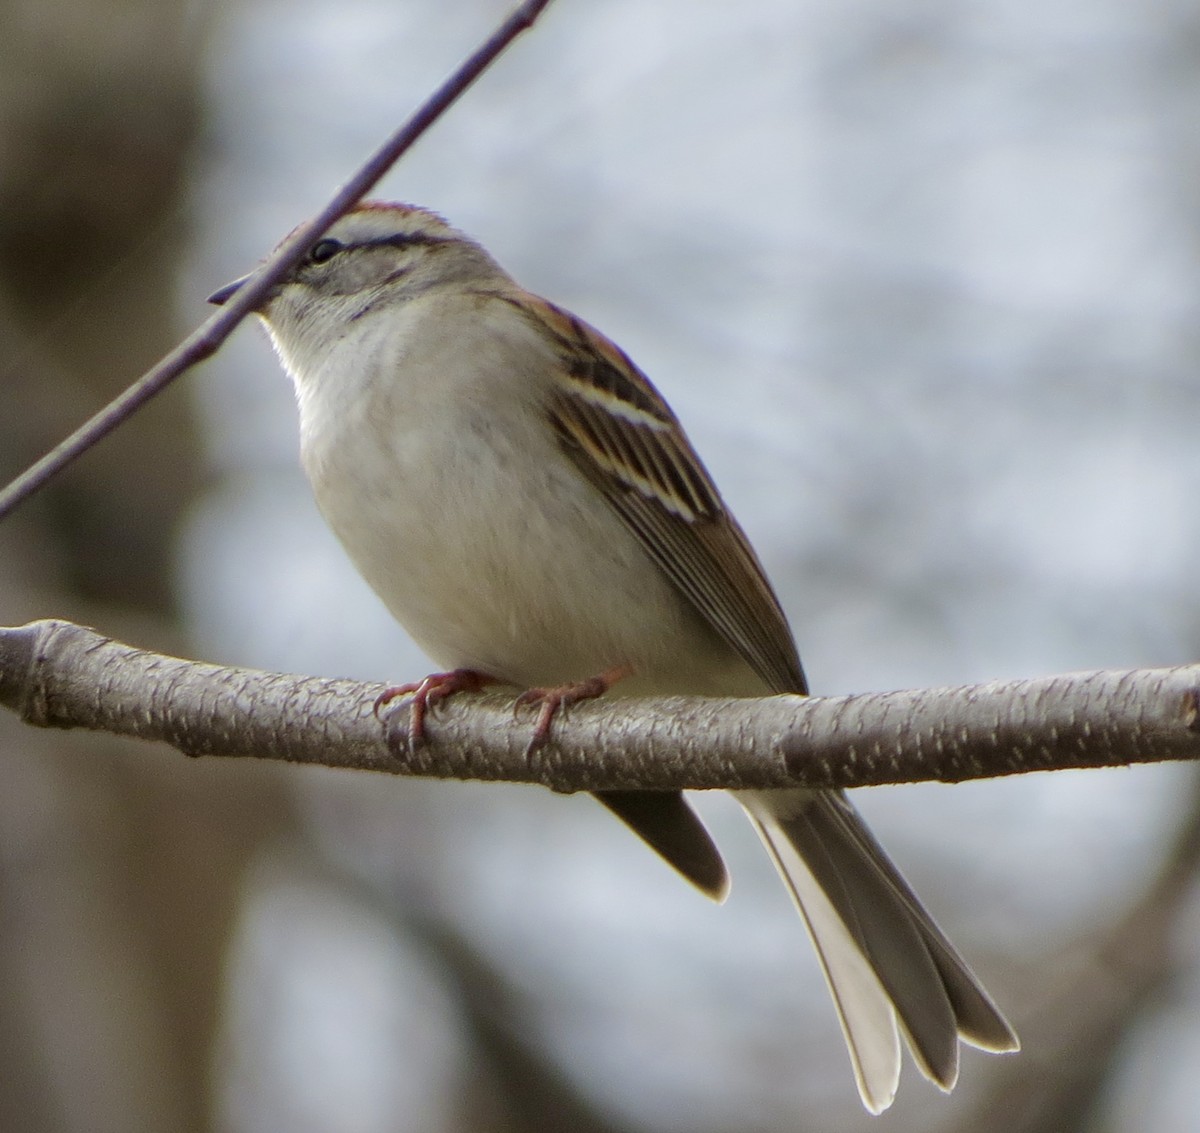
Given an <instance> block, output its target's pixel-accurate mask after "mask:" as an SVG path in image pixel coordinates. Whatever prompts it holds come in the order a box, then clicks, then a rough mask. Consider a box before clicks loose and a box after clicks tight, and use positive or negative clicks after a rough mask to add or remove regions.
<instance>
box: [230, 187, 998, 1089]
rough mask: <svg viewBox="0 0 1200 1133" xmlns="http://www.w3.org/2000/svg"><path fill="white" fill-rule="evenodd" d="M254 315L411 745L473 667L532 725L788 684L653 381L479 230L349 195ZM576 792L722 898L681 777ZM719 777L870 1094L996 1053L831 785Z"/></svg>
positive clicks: (949, 1075)
mask: <svg viewBox="0 0 1200 1133" xmlns="http://www.w3.org/2000/svg"><path fill="white" fill-rule="evenodd" d="M247 278H248V277H247ZM244 282H245V279H240V280H236V281H234V282H233V283H230V284H228V285H227V286H226V287H223V288H222V289H220V290H219V291H217V292H215V293H214V294H213V295H212V296H211V297H210V301H211V302H213V303H216V304H221V303H224V302H225V301H227V300H228V299H229V297H230V296H231V295H233V294H234V293H235V292H236V291H237V289H238V288H239V287H240V286H242V284H243V283H244ZM257 314H258V316H259V317H260V318H261V320H262V322H263V323H264V324H265V326H266V329H267V331H268V334H269V336H270V339H271V341H272V343H273V345H274V347H275V350H276V352H277V354H278V356H279V358H280V360H281V362H282V364H283V367H284V369H285V370H286V371H287V373H288V374H289V375H290V377H291V380H292V383H293V385H294V388H295V393H296V399H297V403H298V407H299V417H300V449H301V459H302V463H303V465H304V469H305V471H306V473H307V475H308V478H309V480H310V482H311V484H312V489H313V492H314V495H315V497H316V501H317V504H318V506H319V508H320V510H321V513H322V515H323V516H324V518H325V520H326V521H327V522H328V524H329V525H330V527H331V528H332V529H333V531H334V532H335V534H336V535H337V537H338V538H339V539H340V541H341V543H342V544H343V546H344V547H345V549H346V551H347V552H348V554H349V556H350V558H351V559H352V560H353V562H354V564H355V566H356V567H357V569H358V570H359V572H360V573H361V574H362V576H363V577H364V578H365V579H366V581H367V582H368V583H369V584H370V586H371V587H372V588H373V589H374V590H375V592H376V593H377V594H378V595H379V597H380V598H381V599H382V600H383V602H384V604H385V605H386V606H387V608H388V609H389V610H390V611H391V613H392V614H393V615H394V616H395V618H396V619H397V620H398V621H399V622H400V623H401V625H403V626H404V627H405V629H407V630H408V632H409V633H410V634H411V636H412V637H413V639H414V640H415V641H416V643H417V644H418V645H419V646H420V647H421V648H422V649H423V650H424V651H425V652H426V654H427V655H428V656H429V657H430V658H432V659H433V660H434V662H435V663H436V664H437V665H438V666H440V667H441V669H440V671H439V672H437V673H434V674H431V675H430V676H428V677H426V678H425V679H424V680H421V681H417V682H414V683H412V684H408V685H401V686H398V687H397V688H396V689H393V690H390V691H389V693H388V694H385V697H384V698H381V699H382V700H384V701H386V700H389V699H391V698H393V697H395V696H400V695H403V696H406V697H408V698H409V706H410V707H409V711H410V724H409V730H410V733H411V734H412V735H413V736H414V737H415V738H418V739H419V738H420V736H421V734H422V732H423V730H424V728H425V725H426V719H425V713H426V710H427V708H428V706H429V705H430V704H432V703H435V702H437V701H438V700H440V699H444V698H445V697H447V696H450V695H453V694H455V693H458V692H463V691H469V690H473V689H478V688H482V687H483V686H485V685H488V684H503V685H507V686H512V687H514V688H516V689H520V690H524V691H523V692H522V693H521V696H520V703H523V704H527V705H533V706H535V707H537V709H538V719H537V723H536V725H535V728H534V733H533V742H534V743H535V744H540V743H544V742H547V740H548V739H549V737H550V735H551V729H552V725H553V720H554V717H555V714H556V713H557V712H559V711H560V710H561V709H562V708H563V707H564V706H566V705H568V704H570V703H572V702H574V701H577V700H580V699H584V698H587V697H592V696H599V695H602V694H609V693H610V694H612V695H617V696H620V695H628V696H669V695H702V696H703V695H711V696H746V697H755V696H768V695H772V694H780V693H790V694H799V695H805V694H807V693H808V685H807V682H806V680H805V676H804V672H803V669H802V668H801V665H800V659H799V656H798V653H797V650H796V645H795V641H794V639H793V637H792V632H791V630H790V628H789V626H788V622H787V618H786V617H785V615H784V612H783V609H782V607H781V605H780V603H779V599H778V598H777V596H776V594H775V591H774V589H773V588H772V586H771V584H770V582H769V581H768V579H767V576H766V574H765V572H764V570H763V568H762V565H761V563H760V562H759V560H758V557H757V556H756V555H755V553H754V550H753V549H752V547H751V545H750V542H749V540H748V539H747V538H746V535H745V533H744V532H743V531H742V529H741V527H740V526H739V525H738V523H737V521H736V520H735V519H734V517H733V516H732V515H731V514H730V512H729V509H728V508H727V507H726V505H725V503H724V501H723V500H722V498H721V495H720V493H719V492H718V490H717V487H716V485H715V484H714V483H713V480H712V477H711V476H710V475H709V474H708V471H707V470H706V469H705V467H704V464H703V463H702V462H701V460H700V458H699V456H697V454H696V452H695V450H694V449H693V447H692V445H691V443H690V442H689V440H688V438H687V435H686V434H685V433H684V430H683V427H682V426H681V424H680V423H679V420H678V419H677V418H676V416H675V414H674V413H673V412H672V411H671V409H670V407H669V406H668V405H667V403H666V401H665V400H664V399H663V397H662V395H661V394H660V393H659V392H658V390H656V389H655V388H654V386H653V385H651V383H650V381H649V380H648V379H647V377H646V376H645V375H644V374H643V373H642V372H641V371H640V370H639V369H638V368H637V366H635V365H634V363H633V362H632V361H631V360H630V359H629V357H628V356H627V355H626V354H625V353H624V352H623V351H622V350H621V349H620V348H619V347H618V346H616V345H615V344H614V343H613V342H611V341H610V340H609V339H607V338H605V337H604V335H602V334H601V333H600V332H599V331H597V330H595V329H594V328H593V327H591V326H589V325H588V324H587V323H586V322H584V321H583V320H582V319H580V318H578V317H577V316H575V315H573V314H571V313H570V312H568V311H565V310H563V309H562V308H561V307H558V306H555V305H554V304H553V303H550V302H548V301H547V300H545V299H541V298H539V297H538V296H536V295H533V294H531V293H530V292H528V291H526V290H524V289H523V288H522V287H520V286H519V285H518V284H517V283H516V282H514V280H513V279H512V278H511V277H510V276H509V275H508V273H507V272H505V271H504V269H503V268H501V267H500V265H499V264H498V263H497V262H496V261H495V260H494V259H493V258H492V256H491V255H490V254H489V253H488V252H487V251H486V250H485V249H484V248H483V247H482V246H481V245H480V244H479V243H477V242H476V241H475V240H472V239H471V238H469V237H468V236H466V235H464V234H463V233H462V232H460V231H458V230H457V229H455V228H453V227H451V226H450V225H449V224H448V223H447V222H446V221H444V220H443V219H442V218H441V217H439V216H438V215H436V214H435V213H433V212H431V211H428V210H426V209H423V208H418V207H415V206H412V205H405V204H391V203H384V202H364V203H362V204H359V205H358V206H357V207H356V208H354V209H353V210H352V211H351V212H349V213H348V214H346V215H345V216H344V217H342V218H341V219H340V220H338V221H337V222H336V223H335V224H334V225H333V226H332V227H331V228H330V229H329V230H328V232H327V233H326V234H325V235H324V236H322V237H321V238H320V239H319V240H317V241H316V243H315V244H314V245H313V246H312V248H311V249H310V250H309V252H308V254H307V255H306V256H305V258H304V259H303V260H302V261H301V262H300V263H299V264H298V265H297V266H296V267H295V269H294V270H293V271H292V272H291V273H290V274H289V275H288V276H287V277H286V278H285V279H283V280H282V281H281V282H280V283H278V284H277V285H276V286H275V287H274V288H273V289H272V290H271V291H270V292H269V294H268V295H267V296H266V298H265V299H264V300H263V302H262V304H261V305H260V307H259V308H258V311H257ZM596 797H597V798H598V799H599V801H600V802H601V803H603V804H604V805H605V806H606V807H607V808H608V809H609V810H610V811H612V812H613V813H614V814H615V815H616V816H617V817H619V818H621V819H622V820H623V821H624V822H625V823H626V824H627V825H628V826H630V827H631V828H632V829H633V830H634V831H635V832H636V833H637V834H638V835H640V836H641V837H642V838H643V839H644V840H645V841H646V842H647V843H648V844H649V845H650V846H651V847H652V848H653V849H654V850H656V851H657V852H658V853H659V854H660V855H661V856H662V857H663V858H665V859H666V861H668V862H669V863H670V864H671V865H672V866H674V867H675V868H676V869H677V870H678V871H679V872H680V873H681V874H682V875H683V876H684V877H686V878H687V879H688V880H689V881H691V882H693V883H694V884H695V885H696V886H698V887H699V888H700V889H701V890H702V891H703V892H705V893H707V894H708V895H709V896H711V897H713V898H715V899H718V900H720V899H722V898H723V897H724V895H725V893H726V892H727V889H728V877H727V873H726V870H725V865H724V863H723V861H722V858H721V855H720V853H719V851H718V850H717V848H716V846H715V845H714V843H713V841H712V839H711V838H710V836H709V834H708V832H707V831H706V829H705V828H704V826H703V825H702V824H701V822H700V820H699V818H698V817H697V816H696V814H695V812H694V811H693V810H692V809H691V807H690V806H689V805H688V803H687V801H686V799H685V797H684V795H683V794H682V793H681V792H639V791H601V792H597V793H596ZM736 797H737V799H738V801H739V802H740V803H741V804H742V806H743V807H744V808H745V810H746V812H747V813H748V815H749V817H750V819H751V821H752V822H753V824H754V826H755V827H756V828H757V830H758V832H759V834H760V835H761V837H762V840H763V843H764V844H765V846H766V848H767V850H768V852H769V853H770V855H771V857H772V859H773V860H774V862H775V865H776V866H777V867H778V870H779V873H780V875H781V876H782V878H783V881H784V883H785V885H786V886H787V888H788V890H789V892H790V893H791V896H792V898H793V899H794V901H795V904H796V906H797V908H798V909H799V911H800V914H801V916H802V918H803V920H804V923H805V925H806V927H807V929H808V933H809V935H810V937H811V938H812V942H813V944H814V946H815V948H816V951H817V955H818V957H819V959H820V963H821V967H822V968H823V970H824V974H825V977H826V980H827V981H828V984H829V989H830V992H831V994H832V996H833V1001H834V1005H835V1007H836V1010H837V1015H838V1019H839V1021H840V1023H841V1027H842V1031H843V1033H844V1035H845V1039H846V1045H847V1047H848V1049H849V1053H850V1060H851V1063H852V1066H853V1069H854V1075H855V1079H856V1082H857V1085H858V1089H859V1093H860V1095H861V1097H862V1101H863V1103H864V1105H865V1106H866V1108H867V1109H868V1110H870V1111H871V1112H872V1113H879V1112H881V1111H882V1110H884V1109H886V1108H887V1107H888V1106H889V1105H890V1104H891V1102H892V1100H893V1098H894V1096H895V1093H896V1088H897V1085H898V1082H899V1075H900V1064H901V1047H900V1036H901V1035H902V1036H903V1037H904V1039H905V1041H906V1043H907V1045H908V1047H909V1049H910V1050H911V1052H912V1056H913V1058H914V1060H915V1062H916V1064H917V1066H918V1067H919V1068H920V1069H921V1071H922V1072H923V1073H924V1074H925V1076H926V1077H928V1078H929V1079H931V1080H932V1081H933V1082H934V1083H936V1084H937V1085H938V1086H940V1087H941V1088H942V1089H943V1090H946V1091H949V1090H950V1089H951V1088H952V1087H953V1086H954V1084H955V1081H956V1080H957V1077H958V1065H959V1043H960V1040H961V1041H963V1042H966V1043H970V1044H971V1045H973V1046H976V1047H980V1048H982V1049H984V1050H989V1051H1015V1050H1017V1049H1018V1041H1017V1037H1016V1034H1015V1033H1014V1031H1013V1029H1012V1028H1011V1027H1010V1026H1009V1024H1008V1022H1007V1021H1006V1020H1005V1018H1004V1016H1003V1015H1002V1014H1001V1012H1000V1010H999V1009H998V1008H997V1007H996V1005H995V1004H994V1003H993V1001H992V999H991V998H990V996H989V995H988V993H987V992H986V991H985V990H984V988H983V986H982V984H981V983H980V981H979V980H978V979H977V978H976V976H975V975H974V973H972V971H971V969H970V968H969V967H968V966H967V964H966V963H965V962H964V960H963V959H962V957H961V956H960V955H959V954H958V952H957V951H956V950H955V948H954V946H953V945H952V944H951V943H950V942H949V940H947V938H946V937H945V935H943V933H942V931H941V930H940V929H939V928H938V927H937V925H936V924H935V923H934V921H933V919H932V918H931V917H930V915H929V914H928V913H927V912H926V911H925V909H924V907H923V906H922V905H921V903H920V901H919V900H918V899H917V897H916V895H915V894H914V893H913V891H912V889H911V888H910V887H909V885H908V884H907V882H906V881H905V880H904V878H903V877H902V876H901V875H900V873H899V871H898V870H897V869H896V867H895V866H894V865H893V864H892V863H891V861H890V860H889V859H888V857H887V855H886V854H885V853H884V851H883V849H882V848H881V847H880V845H879V843H878V842H877V841H876V840H875V838H874V837H873V835H872V834H871V832H870V831H869V830H868V829H867V827H866V825H865V824H864V822H863V820H862V819H861V818H860V817H859V815H858V812H857V811H856V810H855V808H854V806H853V805H852V804H851V802H850V801H849V799H848V798H847V797H846V795H845V794H844V793H843V792H841V791H828V790H809V789H788V790H774V791H741V792H737V793H736Z"/></svg>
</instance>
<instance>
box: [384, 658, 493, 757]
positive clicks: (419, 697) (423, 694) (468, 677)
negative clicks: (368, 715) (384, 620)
mask: <svg viewBox="0 0 1200 1133" xmlns="http://www.w3.org/2000/svg"><path fill="white" fill-rule="evenodd" d="M492 684H496V678H495V677H489V676H488V675H487V674H486V673H478V672H476V671H475V670H474V669H451V670H450V672H448V673H430V674H429V676H427V677H426V678H425V679H424V680H420V681H413V682H411V683H409V684H406V685H396V686H395V688H389V689H385V690H384V691H383V692H381V693H380V694H379V696H377V697H376V698H375V715H376V716H378V715H379V713H380V711H381V710H382V709H384V708H386V707H387V706H388V705H389V704H391V702H392V701H393V700H396V699H397V698H398V697H401V696H408V695H410V694H411V695H412V704H411V705H410V706H409V722H408V738H409V741H410V742H412V743H418V744H419V743H420V742H421V741H422V740H423V739H424V738H425V714H426V712H427V710H428V709H429V706H430V705H432V704H436V703H437V702H438V701H439V700H445V699H446V697H448V696H453V695H454V694H455V693H456V692H478V691H479V690H480V689H482V688H485V687H486V686H488V685H492Z"/></svg>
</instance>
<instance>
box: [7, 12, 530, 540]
mask: <svg viewBox="0 0 1200 1133" xmlns="http://www.w3.org/2000/svg"><path fill="white" fill-rule="evenodd" d="M549 3H550V0H525V2H524V3H523V4H521V5H520V6H518V7H517V8H516V9H515V10H514V11H513V12H512V14H511V15H509V17H508V18H507V19H506V20H504V22H503V23H502V24H500V26H499V27H498V28H497V29H496V30H495V31H494V32H493V33H492V34H491V35H490V36H489V37H488V39H487V41H486V42H485V43H483V44H482V46H480V47H479V48H478V49H477V50H476V51H475V52H474V53H473V54H472V55H471V56H470V57H469V58H467V59H466V60H464V61H463V62H462V63H461V64H460V65H459V66H458V67H457V68H455V70H454V72H453V73H452V74H451V75H450V77H449V78H448V79H446V81H445V82H444V83H442V85H441V86H440V87H438V89H437V90H435V91H434V92H433V94H431V95H430V96H429V98H427V99H426V100H425V102H424V103H423V104H422V105H421V106H420V107H418V108H417V110H416V112H415V113H414V114H413V115H412V117H411V118H409V120H408V121H407V122H405V123H404V125H403V126H401V127H400V128H399V129H398V130H397V131H396V132H395V133H394V134H392V136H391V137H390V138H388V139H387V140H386V141H385V142H384V143H383V144H382V145H381V146H380V147H379V148H378V149H377V150H376V151H375V152H374V153H373V154H371V156H370V157H368V158H367V160H366V161H365V162H363V164H362V165H361V166H360V167H359V168H358V169H357V170H356V171H355V172H354V174H353V175H352V176H351V177H350V178H349V179H348V180H347V181H346V183H345V184H344V185H343V186H342V187H341V188H340V189H339V190H338V191H337V193H335V194H334V196H333V199H332V200H331V201H330V202H329V203H328V204H327V205H326V206H325V207H324V208H323V209H322V210H321V211H320V212H319V213H318V214H317V215H316V216H314V217H313V218H312V219H311V220H309V221H306V222H305V223H304V224H302V225H300V227H299V228H297V229H296V230H295V231H294V232H292V233H291V235H290V236H288V237H287V238H286V239H285V240H284V241H283V242H282V243H281V244H280V245H279V246H278V247H277V248H276V249H275V251H274V252H272V253H271V255H270V256H269V257H268V258H267V259H266V260H265V261H264V262H263V263H262V265H261V266H260V267H259V268H258V270H257V271H255V272H254V274H253V275H252V276H251V277H250V278H249V279H248V280H247V281H246V283H245V284H244V285H243V286H242V287H240V288H238V290H237V293H236V294H235V295H233V296H232V297H231V298H230V300H229V302H228V303H225V304H223V305H222V307H221V309H220V310H219V311H217V312H216V314H214V315H212V316H210V317H209V318H208V320H207V321H206V322H204V323H202V324H201V325H200V326H199V327H197V328H196V329H195V330H194V331H192V333H191V334H189V335H188V336H187V338H185V339H184V340H183V341H182V342H181V343H180V344H179V345H178V346H176V347H175V349H174V350H172V351H171V352H170V353H169V354H167V355H166V357H164V358H163V359H162V361H160V362H159V363H158V364H157V365H156V366H154V367H153V369H150V370H148V371H147V372H146V373H145V374H143V375H142V376H141V377H140V378H138V380H137V381H136V382H134V383H133V384H132V385H131V386H129V387H128V388H127V389H126V390H125V391H124V392H123V393H121V394H120V395H119V396H118V397H115V398H113V400H112V401H110V402H109V403H108V405H106V406H105V407H104V408H103V409H101V410H100V412H99V413H97V414H96V415H95V416H94V417H92V418H91V419H90V420H88V421H85V422H84V423H83V424H82V425H80V426H79V428H78V429H76V430H75V432H73V433H72V434H71V435H70V436H69V437H67V438H66V439H65V440H63V441H61V442H60V443H59V444H58V445H56V446H55V447H54V448H53V449H51V450H50V452H48V453H47V454H46V455H45V456H43V457H42V458H41V459H40V460H39V461H37V463H35V464H33V465H31V466H30V467H29V468H27V469H26V470H25V471H24V472H23V473H21V475H20V476H18V477H17V478H16V479H15V480H14V481H13V482H12V483H11V484H9V485H8V486H7V487H5V488H4V489H2V490H0V519H3V518H4V517H5V516H6V515H7V514H8V513H9V512H11V511H12V510H13V508H15V507H16V506H17V505H18V504H20V503H21V502H22V501H24V500H25V499H27V498H28V497H29V496H31V495H33V493H34V492H36V491H37V490H38V489H39V488H41V487H42V486H43V485H44V484H46V483H47V482H48V481H50V480H51V479H53V478H54V477H55V476H56V475H58V473H59V472H61V471H62V470H63V469H64V468H65V467H66V466H67V465H68V464H70V463H71V462H72V461H73V460H75V459H76V458H78V457H80V456H82V455H83V453H85V452H86V451H87V450H88V449H89V448H91V447H92V445H94V444H96V443H97V442H98V441H101V440H103V439H104V438H105V437H106V436H108V434H109V433H111V432H112V431H113V430H114V429H116V428H117V427H118V426H119V425H121V424H122V423H123V422H125V421H126V420H128V419H129V418H130V417H132V416H133V414H134V413H136V412H137V411H138V410H139V409H140V408H141V407H142V406H143V405H144V404H145V403H146V402H147V401H149V400H150V399H151V398H152V397H154V396H155V395H156V394H158V393H161V392H162V391H163V390H164V389H165V388H166V387H167V386H168V385H170V383H171V382H173V381H174V380H175V379H176V378H177V377H179V375H180V374H183V373H185V372H186V371H187V370H190V369H191V368H192V367H193V366H195V365H196V364H197V363H199V362H203V361H204V359H205V358H208V357H209V356H210V355H212V354H215V353H216V351H217V348H218V347H219V346H220V345H221V344H222V343H223V342H224V341H225V340H226V339H227V338H228V337H229V336H230V335H231V334H232V333H233V331H234V328H235V327H237V325H238V323H240V322H242V320H243V319H245V317H246V316H247V315H248V314H250V313H251V312H252V311H253V310H254V309H255V308H256V307H258V306H259V304H260V303H261V302H262V300H263V297H264V296H265V295H266V294H267V292H268V291H270V289H271V288H272V287H274V286H275V284H276V283H278V282H279V280H281V279H282V278H283V277H284V276H285V275H286V274H287V273H288V271H290V270H291V269H292V268H293V267H295V265H296V264H297V263H299V262H300V259H301V257H302V256H303V255H304V254H305V252H307V251H308V249H309V248H311V247H312V246H313V244H315V243H316V241H317V240H318V239H319V238H320V237H321V236H322V235H323V234H324V232H325V230H326V229H327V228H329V226H330V225H331V224H333V222H334V221H335V220H337V219H338V218H339V217H340V216H341V215H342V214H343V213H345V212H347V211H348V210H349V209H351V208H352V207H353V206H354V205H355V203H356V202H357V201H358V200H359V199H360V198H361V197H362V196H364V194H366V193H367V192H368V191H369V190H370V189H371V188H372V187H373V186H374V185H375V184H376V183H377V182H378V181H379V180H380V178H382V177H383V175H384V174H385V173H386V172H387V171H388V170H389V169H390V168H391V167H392V166H393V165H394V164H395V163H396V162H397V161H398V160H399V159H400V157H401V156H402V155H403V154H404V153H406V152H407V151H408V150H409V149H410V148H411V147H412V145H413V143H414V142H416V140H417V139H418V138H419V137H420V136H421V135H422V134H423V133H425V131H426V130H428V129H429V127H430V126H432V125H433V124H434V122H436V121H437V120H438V119H439V118H440V117H441V116H442V115H443V114H444V113H445V112H446V111H447V110H448V109H449V108H450V107H451V105H453V103H454V102H455V101H457V99H458V97H459V96H460V95H461V94H462V93H463V92H464V91H465V90H466V89H467V88H468V87H469V86H470V85H471V84H472V83H473V82H474V81H475V80H476V79H477V78H479V76H480V75H481V74H483V72H484V71H485V70H486V69H487V68H488V67H489V66H490V65H491V63H492V62H493V61H494V60H495V59H496V57H497V56H498V55H500V53H501V52H502V51H503V50H504V49H505V48H506V47H507V46H508V45H509V44H510V43H511V42H512V41H513V40H514V39H516V37H517V36H518V35H519V34H520V33H521V32H523V31H525V30H526V29H527V28H529V27H531V26H532V25H533V23H534V21H535V20H536V19H537V18H538V16H540V15H541V13H542V9H543V8H545V7H546V5H547V4H549Z"/></svg>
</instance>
